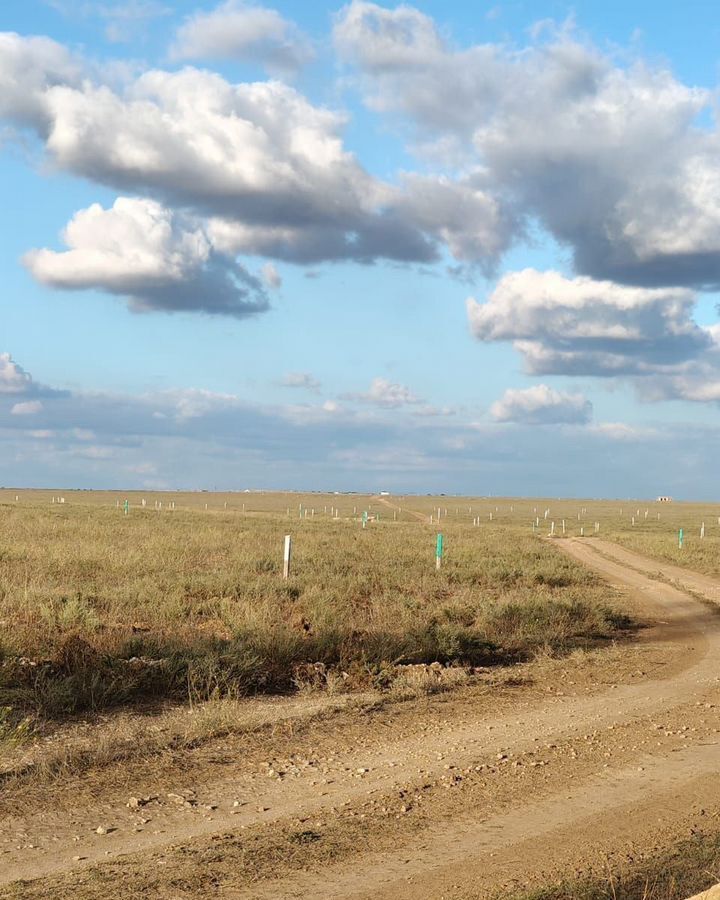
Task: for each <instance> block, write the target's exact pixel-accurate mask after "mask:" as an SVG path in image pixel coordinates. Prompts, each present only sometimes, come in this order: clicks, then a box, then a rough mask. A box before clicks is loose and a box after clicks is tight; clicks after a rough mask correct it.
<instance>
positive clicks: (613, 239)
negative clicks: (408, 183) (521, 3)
mask: <svg viewBox="0 0 720 900" xmlns="http://www.w3.org/2000/svg"><path fill="white" fill-rule="evenodd" d="M335 44H336V47H337V49H338V52H339V53H340V54H341V56H342V57H343V58H344V59H345V60H346V61H347V62H349V63H351V64H353V65H355V66H356V67H357V68H358V69H359V71H360V73H361V76H362V77H361V85H362V88H363V90H364V92H365V96H366V100H367V102H368V104H369V105H370V106H371V107H372V108H373V109H375V110H379V111H383V112H389V113H393V114H394V115H397V113H401V114H402V115H404V116H405V118H406V120H407V121H408V122H409V123H411V125H412V126H413V128H414V139H415V141H416V147H421V148H423V149H424V150H425V152H427V153H431V154H432V155H433V156H434V157H435V158H437V159H444V160H445V161H446V163H450V164H453V163H454V164H457V163H458V161H462V162H464V163H465V164H466V165H467V164H470V165H473V164H474V165H478V166H480V167H482V168H483V169H484V170H485V171H486V172H487V173H488V175H489V177H490V179H491V182H492V184H494V185H495V190H496V192H497V195H498V196H499V197H503V198H504V199H505V200H506V201H507V202H510V203H511V204H513V205H514V208H516V209H517V210H520V211H522V214H523V215H525V216H527V217H529V218H531V219H533V220H539V221H540V222H541V223H542V224H543V225H544V226H545V227H546V228H547V229H548V230H549V231H550V232H551V233H552V234H553V235H554V237H555V238H556V239H557V240H559V241H561V242H562V243H563V244H565V245H567V246H568V247H570V248H571V249H572V251H573V256H574V264H575V267H576V269H577V270H578V271H579V272H582V273H584V274H588V275H592V276H594V277H596V278H600V279H611V280H617V281H622V282H624V283H629V284H638V285H645V286H657V285H692V286H700V287H707V286H716V285H718V284H720V176H719V175H718V171H717V165H716V159H717V154H718V150H720V134H719V133H718V130H717V128H716V127H715V126H709V127H700V126H699V125H698V118H699V116H700V115H701V113H703V112H705V111H710V110H711V108H712V102H713V100H712V94H711V92H709V91H706V90H702V89H698V88H694V87H689V86H687V85H685V84H682V83H681V82H680V81H678V80H677V79H676V78H675V77H674V76H673V75H672V73H671V72H669V71H668V70H667V69H665V68H663V67H660V66H657V65H656V66H651V65H648V64H645V63H643V62H641V61H637V62H634V63H631V64H629V65H625V66H621V65H619V64H617V63H616V61H615V60H614V59H613V58H612V57H611V56H608V55H606V54H603V53H601V52H600V51H599V50H598V49H596V48H595V47H593V46H592V45H591V44H590V43H589V42H588V41H584V40H582V39H581V38H578V37H576V36H574V35H573V34H572V31H571V30H568V29H564V30H560V31H558V30H552V29H550V31H549V36H548V37H547V39H542V38H540V37H538V36H535V40H534V42H533V43H532V44H531V45H530V46H528V47H521V48H514V47H512V46H509V45H493V44H484V45H475V46H470V47H465V48H457V47H455V46H453V45H452V44H451V43H450V42H449V41H448V40H447V39H446V38H445V37H444V36H443V35H442V34H441V32H440V30H439V29H438V27H437V25H436V23H435V22H434V20H432V19H431V18H430V17H429V16H427V15H425V14H423V13H421V12H420V11H418V10H416V9H414V8H412V7H409V6H399V7H397V8H395V9H386V8H384V7H381V6H378V5H376V4H374V3H368V2H363V0H353V2H351V3H350V4H349V5H348V6H346V7H345V8H344V9H343V11H342V12H341V13H340V15H339V17H338V19H337V21H336V25H335Z"/></svg>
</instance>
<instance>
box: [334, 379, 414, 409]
mask: <svg viewBox="0 0 720 900" xmlns="http://www.w3.org/2000/svg"><path fill="white" fill-rule="evenodd" d="M346 398H347V399H348V400H356V401H359V402H360V403H369V404H371V405H373V406H380V407H384V408H385V409H398V408H399V407H401V406H413V405H415V404H419V403H422V400H420V398H419V397H416V396H415V394H413V392H412V391H411V390H410V388H409V387H406V386H405V385H404V384H397V383H395V382H392V381H388V380H387V379H386V378H373V380H372V383H371V384H370V390H369V391H367V392H366V393H358V394H347V395H346Z"/></svg>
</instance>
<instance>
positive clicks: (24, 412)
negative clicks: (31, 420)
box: [10, 400, 43, 416]
mask: <svg viewBox="0 0 720 900" xmlns="http://www.w3.org/2000/svg"><path fill="white" fill-rule="evenodd" d="M42 410H43V405H42V403H41V402H40V400H24V401H22V402H21V403H15V404H14V405H13V407H12V409H11V410H10V414H11V415H13V416H35V415H37V414H38V413H39V412H42Z"/></svg>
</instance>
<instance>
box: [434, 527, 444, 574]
mask: <svg viewBox="0 0 720 900" xmlns="http://www.w3.org/2000/svg"><path fill="white" fill-rule="evenodd" d="M442 555H443V536H442V535H441V534H438V536H437V544H436V545H435V568H436V569H439V568H440V566H441V565H442Z"/></svg>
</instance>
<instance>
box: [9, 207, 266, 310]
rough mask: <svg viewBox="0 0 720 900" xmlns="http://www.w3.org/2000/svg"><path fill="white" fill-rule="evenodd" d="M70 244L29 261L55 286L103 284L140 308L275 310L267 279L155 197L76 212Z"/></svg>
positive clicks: (66, 238)
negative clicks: (217, 248)
mask: <svg viewBox="0 0 720 900" xmlns="http://www.w3.org/2000/svg"><path fill="white" fill-rule="evenodd" d="M63 240H64V241H65V243H66V244H67V246H68V248H69V249H67V250H65V251H62V252H56V251H54V250H47V249H44V250H31V251H30V252H29V253H27V254H26V255H25V257H24V262H25V265H26V266H27V268H28V269H29V270H30V272H31V273H32V274H33V276H34V277H35V278H37V279H38V281H41V282H42V283H43V284H47V285H49V286H51V287H55V288H63V289H66V290H68V289H80V290H84V289H91V288H95V289H100V290H105V291H109V292H110V293H113V294H118V295H121V296H123V297H125V298H127V300H128V303H129V305H130V306H131V308H133V309H135V310H139V311H146V310H163V311H166V312H178V311H189V310H200V311H202V312H206V313H211V314H225V315H234V316H238V317H240V316H246V315H249V314H252V313H256V312H262V311H264V310H265V309H267V307H268V302H267V298H266V296H265V294H264V290H263V288H262V287H261V285H260V282H259V281H258V280H257V279H255V278H253V277H252V276H251V275H250V274H249V273H248V272H247V271H246V270H245V269H243V268H242V267H241V266H240V265H238V264H237V263H236V262H235V261H234V260H232V259H230V258H228V257H226V256H224V255H222V254H218V253H216V252H215V251H214V249H213V247H212V245H211V243H210V240H209V238H208V236H207V234H206V233H205V231H204V229H203V228H202V227H201V226H200V225H198V224H197V223H193V222H191V221H189V220H187V218H186V217H183V216H182V215H180V214H178V213H174V212H172V211H171V210H168V209H166V208H165V207H163V206H161V204H159V203H158V202H157V201H155V200H147V199H132V198H126V197H120V198H118V199H117V200H116V201H115V203H114V204H113V206H112V208H111V209H103V208H102V207H101V206H100V205H99V204H97V203H95V204H93V205H92V206H90V207H89V208H88V209H84V210H80V212H78V213H76V214H75V216H74V217H73V219H72V220H71V221H70V223H69V224H68V225H67V227H66V228H65V230H64V232H63Z"/></svg>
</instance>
